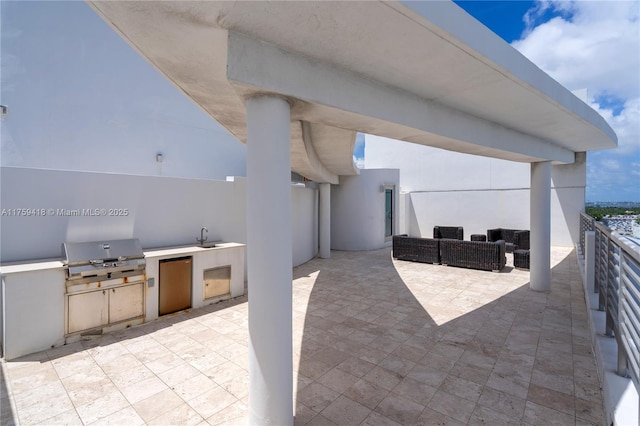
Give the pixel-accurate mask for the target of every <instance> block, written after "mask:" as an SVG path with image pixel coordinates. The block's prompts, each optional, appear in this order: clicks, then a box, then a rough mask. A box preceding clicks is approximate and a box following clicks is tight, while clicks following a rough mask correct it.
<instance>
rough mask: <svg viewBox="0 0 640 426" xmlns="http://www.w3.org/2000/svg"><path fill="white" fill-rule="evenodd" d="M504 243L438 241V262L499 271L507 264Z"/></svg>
mask: <svg viewBox="0 0 640 426" xmlns="http://www.w3.org/2000/svg"><path fill="white" fill-rule="evenodd" d="M505 250H506V249H505V242H504V241H502V240H500V241H496V242H484V241H459V240H451V239H443V240H441V241H440V260H441V262H442V264H443V265H449V266H460V267H463V268H471V269H482V270H485V271H500V270H502V268H504V266H505V264H506V263H507V259H506V256H505Z"/></svg>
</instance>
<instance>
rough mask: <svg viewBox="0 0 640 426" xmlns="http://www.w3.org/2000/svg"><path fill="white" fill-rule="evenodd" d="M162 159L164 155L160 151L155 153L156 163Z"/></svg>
mask: <svg viewBox="0 0 640 426" xmlns="http://www.w3.org/2000/svg"><path fill="white" fill-rule="evenodd" d="M163 161H164V157H163V156H162V154H161V153H157V154H156V163H162V162H163Z"/></svg>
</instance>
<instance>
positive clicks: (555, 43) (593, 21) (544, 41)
mask: <svg viewBox="0 0 640 426" xmlns="http://www.w3.org/2000/svg"><path fill="white" fill-rule="evenodd" d="M543 4H545V5H547V6H546V7H545V9H546V8H554V10H557V11H558V12H561V13H562V12H563V11H564V12H566V11H570V12H571V13H572V14H571V15H569V16H567V17H566V18H563V17H555V18H553V19H552V20H550V21H548V22H545V23H542V24H540V25H538V26H535V27H531V28H529V29H528V30H527V31H526V32H525V34H524V38H523V39H522V40H518V41H515V42H514V43H513V46H514V47H515V48H516V49H518V50H519V51H520V52H521V53H522V54H524V55H525V56H526V57H528V58H529V59H531V61H533V62H534V63H535V64H536V65H538V66H539V67H540V68H542V69H543V70H544V71H546V72H547V73H548V74H549V75H551V76H552V77H553V78H555V79H556V80H558V81H559V82H561V83H562V84H563V85H565V86H566V87H568V88H569V89H571V90H573V89H581V88H585V87H586V88H588V89H589V90H590V92H592V93H594V94H596V93H597V94H604V93H607V94H609V95H614V96H616V97H619V98H623V99H625V98H627V97H632V98H634V97H638V96H640V78H639V77H638V71H639V70H640V25H638V20H639V16H638V2H637V1H571V2H567V1H548V2H545V3H543ZM540 7H541V6H538V8H540Z"/></svg>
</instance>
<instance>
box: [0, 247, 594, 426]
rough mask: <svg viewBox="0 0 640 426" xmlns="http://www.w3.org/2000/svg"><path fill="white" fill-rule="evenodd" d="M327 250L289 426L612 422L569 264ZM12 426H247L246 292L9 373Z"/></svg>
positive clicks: (304, 278) (315, 282)
mask: <svg viewBox="0 0 640 426" xmlns="http://www.w3.org/2000/svg"><path fill="white" fill-rule="evenodd" d="M507 259H508V265H507V267H506V268H505V269H504V270H503V271H502V272H501V273H495V272H484V271H475V270H466V269H460V268H453V267H445V266H440V265H427V264H420V263H411V262H403V261H394V260H392V259H391V256H390V250H389V249H383V250H377V251H371V252H332V258H331V259H315V260H312V261H310V262H308V263H306V264H304V265H302V266H300V267H297V268H295V269H294V281H293V295H294V297H293V300H294V304H293V323H294V330H293V336H294V370H295V371H294V400H295V402H294V406H295V411H296V413H295V423H296V424H300V425H302V424H308V425H398V424H399V425H465V424H470V425H475V424H490V425H500V424H504V425H512V424H525V425H534V424H542V425H549V424H560V425H601V424H603V423H604V414H603V408H602V395H601V391H600V384H599V381H598V377H597V373H596V367H595V363H594V359H593V354H592V351H591V345H590V340H589V332H588V329H587V312H586V308H585V303H584V296H583V290H582V285H581V281H580V276H579V272H578V269H577V263H576V259H575V253H574V252H572V251H570V250H567V249H558V248H554V249H553V251H552V265H553V273H552V279H553V284H552V292H551V293H550V294H543V293H536V292H532V291H530V290H528V285H527V283H528V278H529V273H528V272H526V271H521V270H516V269H513V268H512V267H511V266H510V264H511V259H512V258H511V255H510V254H508V255H507ZM1 366H2V375H1V378H2V382H0V389H1V391H2V394H1V399H0V404H1V406H2V417H1V418H0V424H2V425H12V424H21V425H35V424H45V425H63V424H85V425H88V424H91V425H101V424H116V425H143V424H149V425H198V424H202V425H205V424H210V425H220V424H232V425H236V424H246V415H247V404H248V401H247V399H248V397H247V395H248V389H247V379H248V373H247V303H246V297H243V298H239V299H236V300H233V301H227V302H223V303H219V304H216V305H212V306H209V307H207V308H203V309H199V310H194V311H191V312H186V313H181V314H178V315H175V316H172V317H170V318H163V319H161V320H158V321H155V322H152V323H148V324H145V325H142V326H139V327H135V328H131V329H128V330H125V331H121V332H115V333H111V334H109V335H104V336H101V337H98V338H94V339H91V340H85V341H82V342H78V343H75V344H71V345H67V346H63V347H59V348H55V349H52V350H49V351H46V352H41V353H37V354H33V355H30V356H27V357H24V358H21V359H17V360H13V361H10V362H4V361H2V363H1Z"/></svg>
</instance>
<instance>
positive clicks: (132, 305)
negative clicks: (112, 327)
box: [108, 282, 144, 323]
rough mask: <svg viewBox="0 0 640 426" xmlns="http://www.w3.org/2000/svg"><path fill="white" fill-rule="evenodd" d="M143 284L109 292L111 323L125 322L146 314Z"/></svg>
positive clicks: (113, 289) (117, 288) (116, 288)
mask: <svg viewBox="0 0 640 426" xmlns="http://www.w3.org/2000/svg"><path fill="white" fill-rule="evenodd" d="M142 284H143V283H142V282H140V283H137V284H131V285H126V286H123V287H115V288H111V289H109V290H108V292H109V322H110V323H114V322H118V321H124V320H126V319H129V318H135V317H140V316H142V315H143V314H144V286H143V285H142Z"/></svg>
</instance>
